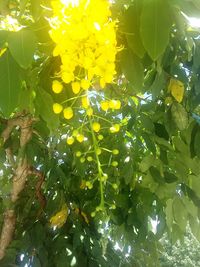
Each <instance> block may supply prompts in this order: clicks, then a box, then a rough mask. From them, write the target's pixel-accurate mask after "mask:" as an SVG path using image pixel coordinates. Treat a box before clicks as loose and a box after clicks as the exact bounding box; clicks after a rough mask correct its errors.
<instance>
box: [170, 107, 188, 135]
mask: <svg viewBox="0 0 200 267" xmlns="http://www.w3.org/2000/svg"><path fill="white" fill-rule="evenodd" d="M171 114H172V118H173V120H174V122H175V124H176V126H177V128H178V129H179V130H181V131H182V130H184V129H186V128H187V126H188V114H187V112H186V110H185V108H184V107H183V106H182V105H181V104H179V103H176V102H175V103H173V105H172V108H171Z"/></svg>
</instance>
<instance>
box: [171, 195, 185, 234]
mask: <svg viewBox="0 0 200 267" xmlns="http://www.w3.org/2000/svg"><path fill="white" fill-rule="evenodd" d="M173 214H174V219H175V221H176V223H177V224H178V226H179V227H180V229H181V230H182V231H183V232H184V231H185V227H186V225H187V215H188V213H187V210H186V208H185V205H184V204H183V202H182V200H181V198H178V197H177V198H175V199H174V201H173Z"/></svg>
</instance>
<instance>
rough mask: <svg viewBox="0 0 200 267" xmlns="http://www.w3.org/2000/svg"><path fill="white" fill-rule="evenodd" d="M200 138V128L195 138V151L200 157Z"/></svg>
mask: <svg viewBox="0 0 200 267" xmlns="http://www.w3.org/2000/svg"><path fill="white" fill-rule="evenodd" d="M199 140H200V130H198V131H197V133H196V135H195V138H194V151H195V153H196V155H197V157H198V158H200V145H199Z"/></svg>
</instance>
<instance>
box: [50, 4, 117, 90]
mask: <svg viewBox="0 0 200 267" xmlns="http://www.w3.org/2000/svg"><path fill="white" fill-rule="evenodd" d="M52 8H53V14H54V15H53V18H52V19H51V20H50V25H51V30H50V36H51V38H52V40H53V41H54V42H55V43H56V46H55V49H54V51H53V55H54V56H60V57H61V62H62V65H61V68H60V73H59V76H60V77H61V79H62V81H63V82H64V83H67V84H68V83H72V82H73V84H72V85H73V86H72V88H73V92H74V93H75V94H76V93H78V92H79V88H80V87H81V88H82V89H85V90H87V89H89V88H90V86H91V85H92V83H93V82H95V83H96V82H99V83H100V86H101V88H104V87H105V85H106V83H111V82H112V81H113V77H114V75H115V57H116V53H117V41H116V22H115V21H112V19H111V11H110V2H109V1H108V0H71V1H70V0H55V1H52ZM59 89H60V88H59ZM59 89H58V91H59Z"/></svg>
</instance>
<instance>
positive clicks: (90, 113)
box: [86, 107, 93, 117]
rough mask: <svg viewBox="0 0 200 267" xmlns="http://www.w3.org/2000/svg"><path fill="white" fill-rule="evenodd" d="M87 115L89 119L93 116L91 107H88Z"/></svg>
mask: <svg viewBox="0 0 200 267" xmlns="http://www.w3.org/2000/svg"><path fill="white" fill-rule="evenodd" d="M86 113H87V115H88V116H89V117H90V116H92V115H93V109H92V108H91V107H89V108H88V109H87V111H86Z"/></svg>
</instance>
